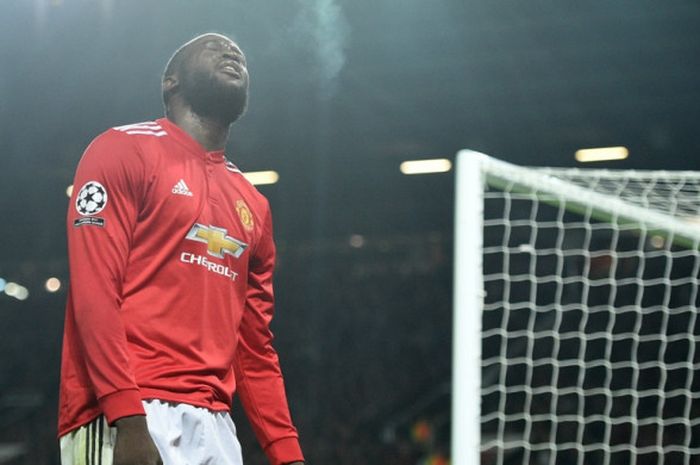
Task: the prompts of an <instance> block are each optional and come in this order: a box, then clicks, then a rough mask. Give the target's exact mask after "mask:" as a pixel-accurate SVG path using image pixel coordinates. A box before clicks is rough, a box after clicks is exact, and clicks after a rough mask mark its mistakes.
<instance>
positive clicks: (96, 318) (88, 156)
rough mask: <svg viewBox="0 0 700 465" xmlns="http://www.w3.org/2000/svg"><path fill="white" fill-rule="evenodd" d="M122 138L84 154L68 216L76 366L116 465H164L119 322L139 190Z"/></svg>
mask: <svg viewBox="0 0 700 465" xmlns="http://www.w3.org/2000/svg"><path fill="white" fill-rule="evenodd" d="M127 137H128V136H126V135H122V134H119V133H115V132H114V131H110V132H107V133H105V134H103V135H102V136H100V137H98V138H97V139H96V140H95V141H93V143H92V144H90V146H89V147H88V148H87V150H86V151H85V154H84V155H83V158H82V159H81V161H80V164H79V166H78V169H77V171H76V175H75V181H74V186H75V187H74V193H73V195H72V197H71V203H70V205H69V211H68V218H67V221H68V224H67V228H68V231H67V235H68V259H69V260H68V261H69V267H70V276H71V284H70V287H71V289H70V296H71V297H70V298H71V299H72V309H73V318H74V321H75V326H76V328H77V339H78V341H77V342H78V344H79V347H80V348H81V354H80V355H81V359H82V361H83V362H84V364H85V368H86V372H87V375H88V378H89V381H90V385H91V387H92V389H93V391H94V394H95V396H96V397H97V400H98V403H99V405H100V408H101V410H102V412H103V413H104V415H105V417H106V418H107V421H108V422H109V423H110V424H115V425H116V426H117V443H116V446H115V447H116V448H115V461H114V463H115V465H131V464H137V463H139V464H141V463H142V464H147V465H157V464H160V463H162V462H161V461H160V457H159V455H158V451H157V449H156V448H155V445H154V444H153V441H152V439H151V437H150V435H149V434H148V430H147V428H146V421H145V412H144V409H143V405H142V404H141V396H140V394H139V389H138V386H137V385H136V381H135V380H134V375H133V370H132V367H131V365H130V362H129V355H128V351H127V342H126V333H125V330H124V325H123V323H122V320H121V314H120V307H121V302H122V283H123V278H124V271H125V268H126V263H127V259H128V256H129V250H130V248H131V241H132V234H133V230H134V226H135V224H136V218H137V216H138V211H139V204H140V199H141V196H142V194H143V186H144V179H145V176H144V166H143V163H142V160H141V158H140V154H139V153H138V151H137V149H136V147H135V146H134V145H133V142H132V141H130V140H129V139H127Z"/></svg>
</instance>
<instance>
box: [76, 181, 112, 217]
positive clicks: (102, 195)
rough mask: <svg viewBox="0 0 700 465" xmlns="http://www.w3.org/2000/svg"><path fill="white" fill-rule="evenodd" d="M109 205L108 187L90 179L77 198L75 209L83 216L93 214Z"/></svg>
mask: <svg viewBox="0 0 700 465" xmlns="http://www.w3.org/2000/svg"><path fill="white" fill-rule="evenodd" d="M106 205H107V189H105V188H104V186H103V185H102V184H100V183H99V182H97V181H88V182H86V183H85V185H84V186H83V187H82V188H81V189H80V192H78V195H77V196H76V198H75V209H76V210H77V211H78V213H80V214H81V215H83V216H92V215H96V214H97V213H99V212H101V211H102V210H104V208H105V206H106Z"/></svg>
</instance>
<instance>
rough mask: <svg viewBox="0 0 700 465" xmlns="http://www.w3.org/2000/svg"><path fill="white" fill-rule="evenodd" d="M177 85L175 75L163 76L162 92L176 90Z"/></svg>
mask: <svg viewBox="0 0 700 465" xmlns="http://www.w3.org/2000/svg"><path fill="white" fill-rule="evenodd" d="M179 85H180V83H179V82H178V80H177V77H176V76H172V75H171V76H166V77H165V78H163V92H165V93H166V94H169V93H171V92H173V91H174V90H176V89H177V87H178V86H179Z"/></svg>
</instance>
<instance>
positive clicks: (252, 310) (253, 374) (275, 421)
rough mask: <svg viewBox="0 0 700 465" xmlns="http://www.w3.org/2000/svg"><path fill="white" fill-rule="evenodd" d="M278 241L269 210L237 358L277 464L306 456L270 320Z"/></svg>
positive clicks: (245, 399)
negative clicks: (276, 240)
mask: <svg viewBox="0 0 700 465" xmlns="http://www.w3.org/2000/svg"><path fill="white" fill-rule="evenodd" d="M274 266H275V245H274V242H273V240H272V219H271V216H270V212H269V207H268V210H267V214H266V218H265V224H264V225H263V233H262V236H261V239H260V242H259V243H258V245H257V246H256V248H255V250H254V251H253V252H252V256H251V258H250V269H249V275H248V293H247V299H246V308H245V312H244V315H243V319H242V321H241V326H240V335H239V341H238V349H237V352H236V359H235V363H234V371H235V373H236V384H237V391H238V394H239V396H240V399H241V403H242V404H243V408H244V409H245V411H246V415H247V416H248V419H249V420H250V422H251V424H252V426H253V430H254V431H255V435H256V437H257V438H258V442H259V443H260V445H261V446H262V448H263V450H264V451H265V454H266V455H267V457H268V459H269V460H270V462H271V463H272V464H273V465H282V464H293V463H296V464H300V463H303V460H304V457H303V455H302V452H301V448H300V446H299V439H298V434H297V431H296V428H294V425H293V424H292V420H291V418H290V415H289V407H288V405H287V397H286V394H285V390H284V380H283V378H282V372H281V370H280V366H279V359H278V357H277V352H275V349H274V348H273V347H272V338H273V336H272V333H271V331H270V321H271V320H272V316H273V312H274V297H273V291H272V274H273V270H274Z"/></svg>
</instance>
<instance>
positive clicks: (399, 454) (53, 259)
mask: <svg viewBox="0 0 700 465" xmlns="http://www.w3.org/2000/svg"><path fill="white" fill-rule="evenodd" d="M699 25H700V4H699V3H697V2H695V1H671V2H659V1H655V2H652V1H631V0H626V1H610V2H576V3H574V2H544V1H529V2H517V1H504V2H490V1H486V0H481V1H467V0H461V1H460V0H444V1H439V2H438V1H434V2H427V1H424V0H353V1H350V0H346V1H334V0H306V1H302V0H278V1H271V0H256V1H253V0H248V1H238V0H235V1H234V0H227V1H224V0H203V1H197V2H194V1H185V0H176V1H155V0H152V1H136V0H124V1H119V0H31V1H30V0H26V1H21V0H6V1H3V2H2V3H1V4H0V194H1V195H0V212H2V224H1V225H0V231H1V233H2V234H1V236H0V237H2V240H1V241H0V277H2V278H4V279H6V280H8V281H10V280H11V281H15V282H19V283H21V284H23V285H25V286H26V287H27V288H28V289H29V291H30V296H29V298H28V299H27V300H25V301H22V302H20V301H17V300H15V299H13V298H11V297H8V296H6V295H5V294H0V316H1V318H0V349H1V352H0V354H1V355H0V442H1V443H4V444H6V445H7V444H15V446H16V447H15V449H14V450H15V451H20V452H17V453H18V454H19V455H16V454H15V458H8V459H3V458H2V457H3V455H2V453H0V463H2V461H3V460H8V462H7V463H17V464H20V463H21V464H24V463H32V464H43V463H46V464H51V463H56V462H55V460H56V459H55V457H56V450H55V441H54V438H53V435H54V430H53V428H54V425H55V421H56V420H55V407H56V392H57V381H58V363H59V350H60V339H61V329H62V318H63V303H64V300H65V283H66V282H67V279H68V276H67V271H66V268H67V266H66V260H65V235H64V216H65V211H66V208H67V203H68V199H67V197H66V195H65V189H66V187H67V186H68V185H69V184H71V182H72V181H71V179H72V173H73V171H74V169H75V166H76V164H77V162H78V160H79V158H80V155H81V153H82V151H83V149H84V148H85V146H86V145H87V144H88V143H89V141H90V140H91V139H92V138H93V137H94V136H95V135H97V134H99V133H100V132H102V131H104V130H105V129H106V128H108V127H111V126H116V125H121V124H127V123H131V122H136V121H143V120H148V119H153V118H156V117H158V116H160V115H161V114H162V109H161V103H160V73H161V71H162V69H163V67H164V65H165V62H166V61H167V59H168V57H169V56H170V54H171V53H172V51H174V49H175V48H176V47H177V46H179V45H180V44H181V43H182V42H184V41H186V40H188V39H190V38H191V37H193V36H194V35H196V34H198V33H202V32H207V31H216V32H221V33H224V34H228V35H230V36H231V37H233V38H234V39H235V40H236V41H238V42H239V44H240V45H241V47H242V48H243V50H244V51H245V53H246V55H247V58H248V62H249V68H250V74H251V83H252V84H251V101H250V108H249V111H248V113H247V115H246V116H245V118H244V119H243V120H242V121H241V122H240V123H239V124H237V125H236V126H235V128H234V130H233V133H232V137H231V143H230V145H229V147H228V150H227V153H228V156H229V158H231V159H232V160H234V162H235V163H236V164H237V165H239V166H240V167H241V168H242V169H243V170H244V171H252V170H262V169H274V170H276V171H278V172H279V173H280V182H279V183H277V184H275V185H272V186H261V188H260V190H261V191H262V192H263V193H264V194H265V195H267V196H268V198H269V199H270V201H271V204H272V207H273V211H274V218H275V233H276V237H277V242H278V245H279V251H280V254H279V261H280V263H279V269H278V274H277V296H278V316H277V319H276V321H275V323H274V325H275V327H274V329H275V332H276V333H277V335H278V342H277V346H278V349H279V351H280V353H281V357H282V364H283V368H284V369H285V372H286V377H287V385H288V392H289V398H290V403H291V406H292V410H293V413H294V416H295V418H296V421H297V423H298V426H299V430H300V433H301V438H302V444H303V446H304V449H305V451H306V454H307V456H308V458H309V459H310V460H309V461H310V462H311V463H324V462H336V463H358V462H360V463H415V461H416V460H417V458H418V457H420V456H421V455H422V454H423V455H424V454H425V453H426V451H425V450H423V449H421V448H419V447H417V446H416V445H415V444H414V442H412V441H411V427H412V426H411V425H414V422H415V421H416V420H417V419H419V418H420V417H421V416H427V417H429V418H430V419H431V422H432V424H434V425H437V426H436V427H435V428H436V430H438V433H436V435H437V436H439V437H438V438H437V439H436V440H435V441H434V443H433V444H432V448H433V449H435V450H438V451H439V450H441V449H444V448H445V447H446V443H445V441H446V438H447V433H446V432H445V430H446V428H445V427H444V426H445V424H447V422H448V420H447V417H446V415H447V408H448V406H449V397H448V394H449V392H448V391H449V389H448V386H449V378H450V345H451V344H450V326H451V325H450V323H451V320H450V319H451V308H450V305H451V276H452V273H451V258H450V256H451V247H452V246H451V241H452V238H451V235H452V209H453V200H452V197H453V187H454V186H453V184H454V182H453V174H452V172H450V173H446V174H436V175H426V176H411V177H409V176H403V175H402V174H401V173H400V172H399V170H398V166H399V163H400V162H401V161H403V160H407V159H416V158H433V157H446V158H450V159H453V158H454V154H455V153H456V152H457V151H458V150H459V149H461V148H471V149H475V150H479V151H482V152H485V153H488V154H490V155H492V156H495V157H498V158H500V159H504V160H507V161H510V162H513V163H517V164H524V165H536V166H574V165H576V162H575V161H574V158H573V153H574V151H575V150H577V149H579V148H583V147H596V146H607V145H624V146H626V147H628V148H629V149H630V158H629V159H628V160H626V161H623V162H614V163H603V164H598V165H596V166H597V167H611V168H637V169H651V168H653V169H698V165H699V163H698V159H697V157H698V152H699V151H698V149H699V148H700V127H699V123H698V121H700V86H698V77H699V76H700V58H699V57H700V27H699ZM352 235H362V237H363V238H364V244H363V245H362V247H352V246H351V245H350V243H349V238H350V237H351V236H352ZM49 276H58V277H59V278H61V279H62V280H63V281H64V288H63V289H62V290H61V291H60V292H58V293H56V294H48V293H46V292H45V291H44V289H43V284H44V282H45V280H46V279H47V278H48V277H49ZM236 418H237V419H238V420H237V422H238V424H239V426H240V428H241V429H242V430H243V431H242V432H241V435H242V439H243V442H244V443H245V445H246V448H245V450H246V459H247V463H251V464H253V463H258V461H259V452H257V449H256V446H254V444H253V441H252V440H251V437H250V432H249V430H248V429H247V424H246V422H245V420H243V419H241V418H240V412H237V413H236ZM414 433H415V431H414ZM13 447H14V446H13ZM11 450H13V449H12V447H10V446H5V447H3V448H0V451H11ZM21 450H24V451H25V452H21ZM7 455H8V457H11V456H12V454H11V453H10V452H7Z"/></svg>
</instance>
